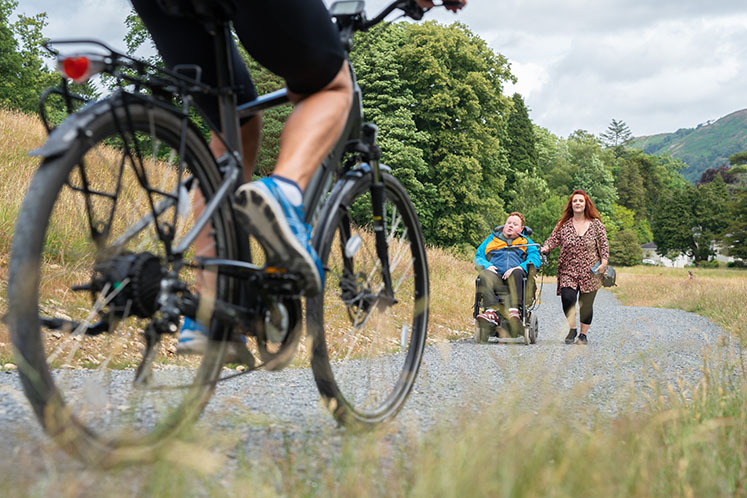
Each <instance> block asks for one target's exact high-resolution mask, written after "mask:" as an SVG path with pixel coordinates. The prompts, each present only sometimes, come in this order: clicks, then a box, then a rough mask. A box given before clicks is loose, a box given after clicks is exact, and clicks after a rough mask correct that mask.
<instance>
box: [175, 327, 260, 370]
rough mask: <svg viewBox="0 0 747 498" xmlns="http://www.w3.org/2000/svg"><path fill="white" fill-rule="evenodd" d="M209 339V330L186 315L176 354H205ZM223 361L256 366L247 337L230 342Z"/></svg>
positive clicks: (180, 331)
mask: <svg viewBox="0 0 747 498" xmlns="http://www.w3.org/2000/svg"><path fill="white" fill-rule="evenodd" d="M208 340H209V332H208V330H207V329H206V328H205V327H204V326H203V325H202V324H200V323H199V322H196V321H195V320H192V319H191V318H188V317H186V316H185V317H184V323H182V328H181V329H180V330H179V341H178V342H177V343H176V354H179V355H185V354H205V351H207V346H208ZM223 361H225V362H226V363H241V364H243V365H247V366H249V368H251V367H253V366H254V356H252V353H251V352H249V350H248V349H247V348H246V337H244V336H243V335H242V336H241V342H238V341H235V340H231V341H229V342H228V347H227V349H226V356H225V358H224V359H223Z"/></svg>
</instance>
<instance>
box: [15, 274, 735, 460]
mask: <svg viewBox="0 0 747 498" xmlns="http://www.w3.org/2000/svg"><path fill="white" fill-rule="evenodd" d="M554 290H555V286H554V285H546V286H545V288H544V291H543V302H542V303H541V305H540V306H539V307H538V309H537V311H536V313H537V316H538V319H539V324H540V328H539V330H540V335H539V339H538V341H537V344H536V345H533V346H525V345H523V344H505V343H500V344H499V343H496V342H491V343H488V344H482V345H478V344H475V343H474V342H473V341H472V340H471V339H470V340H464V341H459V342H455V343H449V344H443V345H433V346H429V347H428V348H427V350H426V354H425V358H424V361H423V364H422V367H421V370H420V375H419V376H418V380H417V382H416V385H415V389H414V391H413V393H412V395H411V396H410V398H409V399H408V401H407V403H406V405H405V408H404V409H403V411H402V412H401V413H400V414H399V415H398V417H397V419H396V420H395V422H394V425H395V427H412V426H415V427H419V428H421V429H427V428H429V427H432V426H434V425H436V424H438V423H439V421H441V420H442V417H443V416H444V414H445V413H448V410H450V409H457V408H460V409H463V408H464V406H465V405H474V406H479V405H481V404H484V403H493V402H495V401H496V400H500V399H501V396H502V395H503V394H505V393H507V392H509V391H510V392H514V393H515V392H517V391H516V389H514V388H515V387H516V386H521V389H520V392H521V397H520V403H521V406H520V407H519V409H520V410H526V411H528V412H536V411H537V410H540V409H542V403H543V402H546V401H547V399H548V396H563V394H570V393H571V392H576V391H578V389H579V386H581V387H582V388H583V389H582V391H581V392H582V395H581V396H576V398H577V401H578V403H579V404H580V405H584V404H585V405H586V406H585V408H590V407H591V408H593V409H594V410H596V411H597V412H599V413H609V414H611V415H614V414H616V413H619V412H620V411H622V410H625V409H630V408H628V405H627V404H626V400H627V396H628V394H630V393H631V392H633V391H636V390H650V389H651V387H650V386H651V383H652V382H653V383H654V384H659V385H663V384H666V383H672V384H674V385H676V383H677V381H678V379H679V380H681V381H683V382H685V383H686V384H687V383H696V382H697V381H698V380H699V379H700V378H701V377H702V372H701V368H702V366H703V363H704V358H705V357H706V356H708V357H711V358H715V357H717V356H718V354H717V353H718V351H719V350H723V348H720V347H719V344H721V343H722V341H723V339H724V338H725V335H724V332H723V330H722V329H720V328H719V327H718V326H716V325H714V324H713V323H712V322H710V321H708V320H706V319H705V318H702V317H700V316H698V315H695V314H692V313H686V312H683V311H678V310H668V309H654V308H635V307H624V306H621V305H620V303H619V302H618V301H617V300H616V299H615V298H614V296H613V295H612V294H611V293H609V292H607V291H604V290H602V291H600V292H599V294H598V296H597V300H596V302H595V313H594V323H593V325H592V328H591V332H590V343H589V345H588V346H586V347H583V346H567V345H565V344H564V343H563V338H564V336H565V334H566V332H567V329H566V327H567V326H566V325H565V319H564V317H563V315H562V311H561V305H560V299H559V297H557V296H555V292H554ZM471 322H472V320H471V317H470V313H469V310H467V311H466V312H465V331H469V332H470V334H471V331H472V324H471ZM574 390H575V391H574ZM640 398H641V397H640V396H638V399H640ZM581 408H584V407H583V406H581ZM226 414H228V415H229V416H228V417H225V415H226ZM232 414H235V415H237V417H232V416H231V415H232ZM247 415H249V417H247ZM239 416H243V417H244V418H238V417H239ZM216 419H218V420H221V422H220V423H219V425H220V426H223V427H224V428H226V429H227V430H233V431H239V433H240V437H241V440H242V441H241V443H240V445H238V448H237V449H236V450H234V451H241V450H244V449H245V450H247V452H249V453H251V452H253V451H254V450H257V449H260V448H261V449H263V451H267V449H268V448H272V447H278V448H279V447H281V446H282V445H283V444H284V441H286V442H287V439H288V436H289V435H290V437H291V439H297V440H299V441H303V440H308V439H309V438H312V439H314V440H323V441H325V444H335V442H336V441H337V442H339V441H340V440H341V438H342V435H343V431H342V430H341V429H339V428H337V427H336V425H335V423H334V420H333V419H332V417H331V415H330V414H329V413H328V412H327V411H326V409H324V408H323V407H321V405H320V404H319V395H318V391H317V389H316V386H315V384H314V382H313V379H312V375H311V372H310V371H308V370H284V371H281V372H255V373H253V374H250V375H245V376H242V377H239V378H237V379H234V380H231V381H228V382H225V383H222V384H221V385H219V387H218V389H217V391H216V394H215V396H214V398H213V400H212V401H211V403H210V405H209V406H208V409H207V411H206V413H205V415H204V416H203V418H202V420H203V422H204V421H206V420H211V421H212V420H216ZM236 420H241V421H242V422H241V424H245V425H244V426H243V427H236ZM250 420H254V421H255V422H256V423H254V424H252V423H251V422H248V421H250ZM410 424H413V425H410ZM46 441H47V439H46V438H45V436H44V435H43V433H42V432H41V430H40V428H39V425H38V423H37V422H36V420H35V419H34V417H33V415H32V413H31V410H30V408H29V405H28V403H27V402H26V400H25V397H24V396H23V394H22V392H21V391H20V387H19V382H18V379H17V375H16V374H15V373H3V374H0V445H2V446H4V447H5V448H4V449H5V450H8V451H9V452H10V454H13V453H16V454H17V453H19V452H25V451H27V450H28V451H31V450H30V449H29V448H30V447H31V446H36V445H44V444H46ZM301 444H303V443H301ZM6 454H8V453H6Z"/></svg>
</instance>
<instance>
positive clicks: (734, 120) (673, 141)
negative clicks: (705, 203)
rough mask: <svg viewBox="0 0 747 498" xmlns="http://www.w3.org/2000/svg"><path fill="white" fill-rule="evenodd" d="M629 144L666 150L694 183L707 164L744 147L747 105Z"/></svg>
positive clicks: (654, 151) (719, 161)
mask: <svg viewBox="0 0 747 498" xmlns="http://www.w3.org/2000/svg"><path fill="white" fill-rule="evenodd" d="M629 146H630V147H633V148H635V149H640V150H643V151H644V152H646V153H648V154H669V155H671V156H673V157H676V158H677V159H680V160H681V161H682V162H684V163H685V164H687V166H688V167H687V168H686V169H685V170H683V171H682V175H683V176H684V177H685V179H687V180H688V181H689V182H690V183H695V182H697V181H698V180H700V176H701V175H702V174H703V172H704V171H705V170H707V169H708V168H718V167H719V166H721V165H722V164H724V163H728V162H729V156H731V155H732V154H736V153H737V152H744V151H747V109H742V110H741V111H737V112H733V113H731V114H729V115H728V116H724V117H723V118H720V119H718V120H717V121H714V122H711V123H706V124H701V125H698V126H697V128H681V129H679V130H677V131H676V132H674V133H660V134H658V135H651V136H648V137H636V138H634V139H633V141H632V142H631V143H630V144H629Z"/></svg>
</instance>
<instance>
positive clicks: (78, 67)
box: [62, 57, 90, 81]
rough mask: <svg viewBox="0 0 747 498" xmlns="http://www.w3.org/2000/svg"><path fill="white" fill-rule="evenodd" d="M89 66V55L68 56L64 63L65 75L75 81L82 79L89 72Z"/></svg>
mask: <svg viewBox="0 0 747 498" xmlns="http://www.w3.org/2000/svg"><path fill="white" fill-rule="evenodd" d="M89 67H90V61H89V60H88V57H68V58H66V59H65V60H64V61H63V63H62V68H63V69H64V71H65V76H67V77H68V78H70V79H72V80H74V81H78V80H80V79H82V78H83V77H84V76H85V75H86V73H88V68H89Z"/></svg>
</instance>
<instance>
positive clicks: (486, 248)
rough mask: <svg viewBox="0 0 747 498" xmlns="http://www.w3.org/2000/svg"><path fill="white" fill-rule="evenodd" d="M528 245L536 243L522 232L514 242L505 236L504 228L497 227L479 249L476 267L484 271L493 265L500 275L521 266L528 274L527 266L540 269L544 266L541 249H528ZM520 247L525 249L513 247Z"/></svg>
mask: <svg viewBox="0 0 747 498" xmlns="http://www.w3.org/2000/svg"><path fill="white" fill-rule="evenodd" d="M526 244H534V242H533V241H532V239H530V238H529V237H528V236H527V235H526V233H525V232H522V233H521V235H519V236H518V237H516V238H515V239H514V240H510V239H506V237H505V236H504V235H503V227H502V226H500V227H497V228H496V229H495V230H494V231H493V233H492V234H491V235H489V236H488V238H487V239H485V240H484V241H483V243H482V244H480V247H478V248H477V254H475V265H477V266H479V267H482V268H483V269H487V268H488V267H489V266H490V265H493V266H495V267H496V268H497V269H498V272H499V273H500V274H503V273H505V272H506V270H508V269H509V268H513V267H514V266H521V268H522V269H523V270H524V271H525V272H528V270H527V264H529V263H532V264H533V265H534V267H535V268H537V269H539V267H540V265H541V264H542V263H541V261H540V253H539V249H537V246H529V247H526ZM520 245H523V246H524V247H512V246H520Z"/></svg>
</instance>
